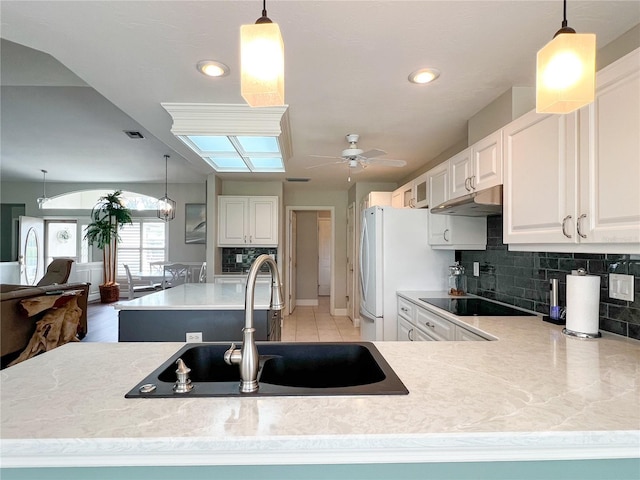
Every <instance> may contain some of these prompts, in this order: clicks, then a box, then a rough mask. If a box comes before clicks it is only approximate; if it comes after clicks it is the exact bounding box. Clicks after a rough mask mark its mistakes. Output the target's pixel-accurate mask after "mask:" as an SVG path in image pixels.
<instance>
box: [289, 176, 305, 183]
mask: <svg viewBox="0 0 640 480" xmlns="http://www.w3.org/2000/svg"><path fill="white" fill-rule="evenodd" d="M286 180H287V182H301V183H304V182H308V181H309V180H311V179H310V178H292V177H289V178H287V179H286Z"/></svg>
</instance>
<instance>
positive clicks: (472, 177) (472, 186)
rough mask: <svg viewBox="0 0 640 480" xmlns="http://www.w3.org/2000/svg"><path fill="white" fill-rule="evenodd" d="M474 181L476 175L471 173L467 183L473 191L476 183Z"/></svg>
mask: <svg viewBox="0 0 640 480" xmlns="http://www.w3.org/2000/svg"><path fill="white" fill-rule="evenodd" d="M475 183H476V176H475V175H472V176H471V177H470V178H469V185H470V186H471V191H473V190H475V189H476V185H475Z"/></svg>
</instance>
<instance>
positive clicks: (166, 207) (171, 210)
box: [157, 155, 176, 222]
mask: <svg viewBox="0 0 640 480" xmlns="http://www.w3.org/2000/svg"><path fill="white" fill-rule="evenodd" d="M169 158H170V157H169V155H165V156H164V197H162V198H160V199H158V212H157V214H158V218H160V219H161V220H164V221H165V222H170V221H171V220H173V219H174V218H176V202H175V200H171V199H170V198H169V195H168V194H167V181H168V178H169V175H168V169H167V165H168V163H167V162H168V161H169Z"/></svg>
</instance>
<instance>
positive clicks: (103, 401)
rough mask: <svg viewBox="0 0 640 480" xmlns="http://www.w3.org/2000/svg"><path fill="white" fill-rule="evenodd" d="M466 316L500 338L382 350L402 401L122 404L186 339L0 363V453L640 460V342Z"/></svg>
mask: <svg viewBox="0 0 640 480" xmlns="http://www.w3.org/2000/svg"><path fill="white" fill-rule="evenodd" d="M425 294H427V295H428V292H404V293H403V295H405V296H406V297H407V298H414V297H415V298H417V297H419V296H425ZM439 313H442V311H440V312H439ZM285 321H286V320H285ZM469 322H470V323H467V325H468V326H470V327H474V328H475V329H477V330H478V331H482V332H485V333H488V334H490V335H491V336H493V337H495V338H497V340H495V341H478V342H376V343H375V345H376V347H377V348H378V349H379V350H380V352H381V353H382V354H383V356H384V357H385V359H386V360H387V361H388V362H389V364H390V365H391V367H392V368H393V369H394V370H395V372H396V373H397V374H398V376H399V377H400V378H401V380H402V381H403V382H404V384H405V385H406V387H407V388H408V389H409V392H410V393H409V394H408V395H400V396H395V395H394V396H384V395H382V396H335V397H330V396H324V397H323V396H318V397H313V396H312V397H245V398H237V397H233V398H179V399H125V398H124V394H125V393H126V392H128V391H129V390H130V389H131V388H132V387H133V386H134V385H136V383H138V382H139V381H140V380H142V378H144V377H145V376H146V375H147V374H148V373H150V372H151V371H152V370H154V369H155V368H156V367H158V366H159V365H160V364H161V363H162V362H164V361H165V360H166V359H167V358H169V357H170V356H171V355H172V354H173V353H174V352H176V351H177V350H178V349H179V348H180V347H181V346H182V345H183V344H181V343H135V344H126V343H75V344H67V345H65V346H62V347H60V348H57V349H55V350H53V351H51V352H48V353H46V354H44V355H41V356H39V357H36V358H33V359H31V360H28V361H26V362H23V363H21V364H19V365H16V366H14V367H10V368H8V369H5V370H3V371H2V372H0V381H1V387H2V388H1V393H0V394H1V397H0V399H1V403H2V410H1V412H0V415H1V440H0V447H1V448H0V451H1V453H0V460H1V462H2V465H3V466H4V467H19V466H30V467H37V466H103V465H129V466H133V465H241V464H322V463H380V462H385V463H403V462H462V461H467V462H468V461H501V460H509V461H515V460H561V459H565V460H567V459H589V458H599V459H606V458H636V457H638V452H639V448H640V408H639V402H640V400H639V399H640V342H638V341H634V340H629V339H626V338H623V337H618V336H615V335H612V334H608V333H606V332H605V333H603V336H602V338H599V339H594V340H582V339H577V338H568V337H565V336H564V335H563V334H562V333H561V330H562V327H560V326H556V325H553V324H549V323H545V322H543V321H542V320H541V318H540V317H474V318H473V319H472V320H469ZM465 323H466V322H465Z"/></svg>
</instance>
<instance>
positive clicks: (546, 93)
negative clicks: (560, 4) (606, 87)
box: [536, 0, 596, 113]
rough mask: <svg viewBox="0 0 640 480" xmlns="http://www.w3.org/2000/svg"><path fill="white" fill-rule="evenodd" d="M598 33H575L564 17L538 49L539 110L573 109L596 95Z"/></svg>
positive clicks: (567, 110) (561, 110)
mask: <svg viewBox="0 0 640 480" xmlns="http://www.w3.org/2000/svg"><path fill="white" fill-rule="evenodd" d="M595 76H596V36H595V34H593V33H581V34H579V33H576V32H575V30H574V29H573V28H571V27H568V26H567V0H564V19H563V21H562V28H561V29H560V30H558V31H557V32H556V34H555V36H554V38H553V40H551V41H550V42H549V43H547V44H546V45H545V46H544V47H542V48H541V49H540V50H539V51H538V55H537V68H536V112H538V113H571V112H573V111H574V110H577V109H579V108H581V107H583V106H585V105H588V104H589V103H591V102H593V100H594V98H595Z"/></svg>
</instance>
